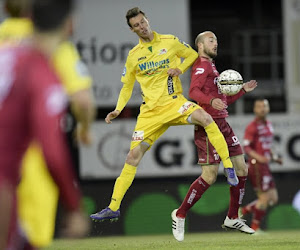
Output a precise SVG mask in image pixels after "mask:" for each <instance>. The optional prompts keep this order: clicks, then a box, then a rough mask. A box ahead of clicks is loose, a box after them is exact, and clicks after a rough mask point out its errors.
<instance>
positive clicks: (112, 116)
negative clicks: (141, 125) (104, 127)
mask: <svg viewBox="0 0 300 250" xmlns="http://www.w3.org/2000/svg"><path fill="white" fill-rule="evenodd" d="M120 113H121V112H120V111H119V110H114V111H112V112H110V113H108V114H107V116H106V118H105V122H106V123H107V124H110V123H111V120H113V119H115V118H117V117H118V116H119V114H120Z"/></svg>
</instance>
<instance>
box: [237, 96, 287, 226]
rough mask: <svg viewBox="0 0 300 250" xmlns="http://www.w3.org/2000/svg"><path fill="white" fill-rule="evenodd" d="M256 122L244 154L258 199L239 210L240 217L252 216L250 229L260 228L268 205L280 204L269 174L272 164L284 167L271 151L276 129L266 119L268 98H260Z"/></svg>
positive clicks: (247, 133)
mask: <svg viewBox="0 0 300 250" xmlns="http://www.w3.org/2000/svg"><path fill="white" fill-rule="evenodd" d="M253 111H254V114H255V119H254V120H253V121H252V122H251V123H250V124H249V125H248V126H247V128H246V130H245V135H244V151H245V153H246V154H247V155H248V158H249V173H248V176H249V180H250V182H251V185H252V186H253V188H254V191H255V192H256V195H257V200H254V201H253V202H251V203H249V204H248V205H246V206H244V207H243V208H241V209H240V212H241V215H242V216H244V215H246V214H249V213H251V214H252V215H253V217H252V223H251V227H252V228H253V229H254V230H256V231H257V230H258V229H260V223H261V221H262V219H263V217H264V216H265V215H266V210H267V208H268V207H269V206H273V205H275V204H276V203H277V202H278V193H277V189H276V186H275V182H274V179H273V176H272V174H271V171H270V167H269V163H270V162H271V161H274V162H277V163H279V164H282V159H281V157H279V156H278V155H277V154H275V153H273V152H272V143H273V127H272V123H271V122H270V121H269V120H267V115H268V113H269V111H270V107H269V102H268V100H266V99H257V100H255V102H254V108H253Z"/></svg>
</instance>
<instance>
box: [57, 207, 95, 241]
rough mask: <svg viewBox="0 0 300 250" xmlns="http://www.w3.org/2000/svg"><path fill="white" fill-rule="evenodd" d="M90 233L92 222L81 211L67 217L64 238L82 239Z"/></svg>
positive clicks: (63, 232) (70, 213) (62, 233)
mask: <svg viewBox="0 0 300 250" xmlns="http://www.w3.org/2000/svg"><path fill="white" fill-rule="evenodd" d="M89 231H90V220H89V219H88V218H87V216H86V215H85V214H84V213H83V212H82V211H79V210H76V211H72V212H68V213H67V214H66V217H65V221H64V227H63V229H62V231H61V235H62V237H67V238H82V237H84V236H86V235H87V234H88V233H89Z"/></svg>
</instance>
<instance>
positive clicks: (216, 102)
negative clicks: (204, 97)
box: [211, 98, 227, 110]
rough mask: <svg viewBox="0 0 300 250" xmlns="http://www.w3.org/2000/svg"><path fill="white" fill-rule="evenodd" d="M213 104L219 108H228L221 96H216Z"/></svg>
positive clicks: (215, 107)
mask: <svg viewBox="0 0 300 250" xmlns="http://www.w3.org/2000/svg"><path fill="white" fill-rule="evenodd" d="M211 106H212V107H213V108H214V109H217V110H223V109H226V108H227V105H226V104H225V103H224V102H223V101H222V100H221V99H220V98H214V99H213V100H212V102H211Z"/></svg>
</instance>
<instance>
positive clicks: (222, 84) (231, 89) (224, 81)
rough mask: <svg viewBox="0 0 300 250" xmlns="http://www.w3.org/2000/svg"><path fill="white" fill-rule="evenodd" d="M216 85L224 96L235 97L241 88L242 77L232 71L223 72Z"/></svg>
mask: <svg viewBox="0 0 300 250" xmlns="http://www.w3.org/2000/svg"><path fill="white" fill-rule="evenodd" d="M217 85H218V88H219V90H220V92H221V93H222V94H224V95H228V96H231V95H235V94H237V93H238V92H239V91H240V90H241V89H242V87H243V77H242V76H241V74H240V73H239V72H237V71H235V70H233V69H227V70H225V71H223V72H222V73H221V74H220V75H219V77H218V78H217Z"/></svg>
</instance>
